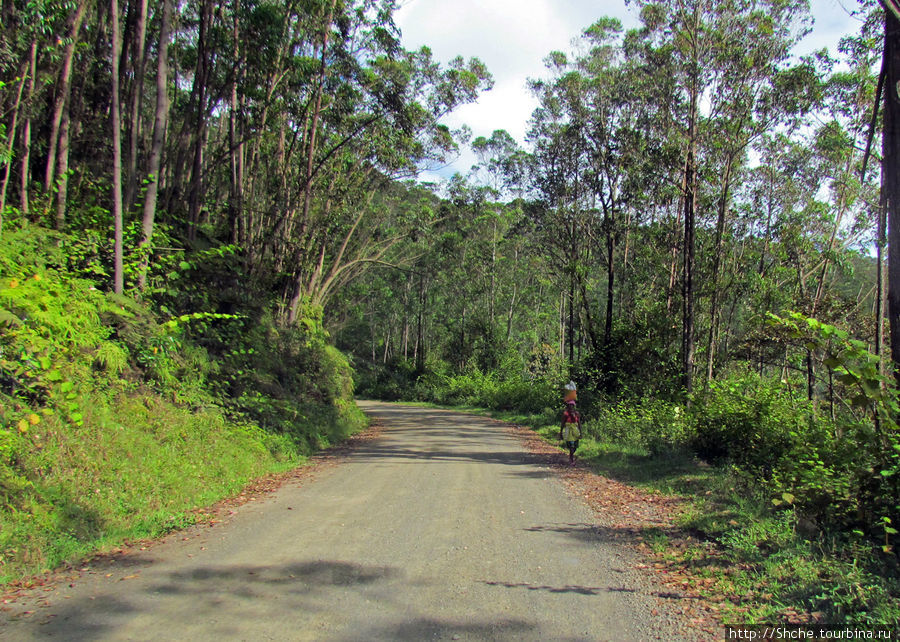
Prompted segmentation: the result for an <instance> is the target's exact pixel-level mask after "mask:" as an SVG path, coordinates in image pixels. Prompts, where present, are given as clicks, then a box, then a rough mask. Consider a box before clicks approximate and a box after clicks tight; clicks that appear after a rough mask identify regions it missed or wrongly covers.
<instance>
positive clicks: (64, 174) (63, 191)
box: [56, 99, 72, 230]
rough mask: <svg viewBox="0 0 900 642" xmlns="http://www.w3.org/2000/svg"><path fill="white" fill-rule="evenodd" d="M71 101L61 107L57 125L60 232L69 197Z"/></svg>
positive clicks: (58, 218) (57, 200)
mask: <svg viewBox="0 0 900 642" xmlns="http://www.w3.org/2000/svg"><path fill="white" fill-rule="evenodd" d="M70 101H71V99H69V100H66V103H65V105H64V107H63V112H62V120H61V121H60V123H59V155H58V156H57V167H56V229H58V230H62V229H63V227H65V224H66V206H67V201H68V196H69V127H70V118H71V115H70V111H71V109H72V106H71V104H70Z"/></svg>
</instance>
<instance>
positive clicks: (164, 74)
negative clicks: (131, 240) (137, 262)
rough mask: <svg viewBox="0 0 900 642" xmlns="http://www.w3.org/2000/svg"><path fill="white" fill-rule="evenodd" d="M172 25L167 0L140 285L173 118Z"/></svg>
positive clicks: (143, 282) (144, 278) (142, 284)
mask: <svg viewBox="0 0 900 642" xmlns="http://www.w3.org/2000/svg"><path fill="white" fill-rule="evenodd" d="M171 27H172V0H163V8H162V18H161V23H160V31H159V59H158V60H157V63H156V112H155V116H154V119H153V138H152V140H151V143H150V158H149V159H148V161H147V190H146V193H145V196H144V214H143V217H142V225H141V227H142V229H141V234H142V236H141V255H142V258H141V270H140V274H139V276H138V287H139V288H140V289H141V290H143V289H144V288H145V287H146V286H147V269H148V267H149V264H150V245H151V242H152V239H153V227H154V224H155V221H156V198H157V195H158V194H159V178H160V176H159V175H160V167H161V165H162V153H163V144H164V143H165V139H166V123H167V121H168V118H169V93H168V92H169V86H168V78H169V60H168V58H169V38H170V31H171Z"/></svg>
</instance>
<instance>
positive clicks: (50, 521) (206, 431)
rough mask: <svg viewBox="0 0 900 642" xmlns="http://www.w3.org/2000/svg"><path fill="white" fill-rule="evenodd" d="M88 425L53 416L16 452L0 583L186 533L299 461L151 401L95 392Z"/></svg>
mask: <svg viewBox="0 0 900 642" xmlns="http://www.w3.org/2000/svg"><path fill="white" fill-rule="evenodd" d="M82 406H83V408H84V419H85V422H84V425H83V426H81V427H73V426H72V425H71V424H69V423H67V422H65V421H64V420H63V419H62V418H60V417H59V416H55V415H48V416H45V418H44V420H43V421H41V422H40V423H39V424H37V425H35V426H33V427H32V429H31V430H30V431H29V432H28V433H27V434H25V435H22V437H21V438H22V439H23V440H24V441H25V442H26V443H25V444H22V447H20V448H19V449H18V452H19V455H18V462H17V466H18V468H19V469H21V470H26V471H29V472H28V474H27V478H28V481H27V483H25V484H24V487H23V488H21V490H20V492H18V493H16V495H15V497H13V498H11V501H9V503H8V504H7V506H6V507H5V508H4V510H0V556H2V557H0V583H8V582H11V581H15V580H19V579H22V578H24V577H28V576H31V575H34V574H36V573H39V572H42V571H44V570H47V569H52V568H54V567H57V566H59V565H60V564H63V563H65V562H70V563H74V562H76V561H77V560H78V559H80V558H83V557H84V556H87V555H89V554H91V553H92V552H94V551H96V550H103V549H104V548H106V547H110V546H115V545H116V544H118V543H121V542H122V541H125V540H129V539H142V538H148V537H156V536H159V535H161V534H163V533H166V532H168V531H171V530H174V529H178V528H182V527H184V526H187V525H189V524H190V523H191V522H192V521H193V519H194V517H193V516H191V515H190V514H189V511H190V510H192V509H194V508H197V507H201V506H204V505H207V504H211V503H213V502H215V501H217V500H219V499H221V498H223V497H227V496H229V495H233V494H235V493H237V492H238V491H239V490H240V489H241V488H243V486H244V485H245V484H246V483H247V482H249V481H250V480H251V479H254V478H256V477H260V476H262V475H264V474H267V473H271V472H279V471H283V470H285V469H288V468H291V467H295V466H297V465H299V464H300V463H302V461H303V459H304V458H303V456H302V455H301V454H300V453H299V452H298V449H297V447H296V446H295V445H294V444H293V443H292V442H291V441H290V439H289V438H287V437H285V436H279V435H274V434H271V433H265V432H264V431H263V430H261V429H260V428H258V427H256V426H253V425H250V424H236V423H233V422H230V421H229V420H227V419H226V418H225V416H224V415H223V413H222V412H221V411H220V410H218V409H215V408H210V409H204V410H200V411H197V412H193V411H191V410H189V409H185V408H181V407H178V406H175V405H173V404H171V403H169V402H167V401H165V400H163V399H162V398H160V397H158V396H154V395H148V394H146V393H145V394H142V395H140V396H137V395H130V394H125V393H120V394H118V395H116V396H115V398H112V399H110V398H106V397H104V396H103V395H101V394H93V395H91V396H90V397H88V398H86V399H85V400H84V402H83V403H82Z"/></svg>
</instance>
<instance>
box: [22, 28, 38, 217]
mask: <svg viewBox="0 0 900 642" xmlns="http://www.w3.org/2000/svg"><path fill="white" fill-rule="evenodd" d="M36 75H37V40H32V41H31V49H30V50H29V53H28V90H27V91H26V93H25V122H24V123H23V125H22V163H21V166H20V167H21V174H20V183H19V202H20V206H19V207H20V208H21V211H22V215H23V216H28V214H29V207H28V186H29V183H31V110H32V109H33V108H34V85H35V76H36Z"/></svg>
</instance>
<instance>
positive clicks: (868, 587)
mask: <svg viewBox="0 0 900 642" xmlns="http://www.w3.org/2000/svg"><path fill="white" fill-rule="evenodd" d="M456 409H458V410H464V411H467V412H474V413H477V414H483V415H488V416H492V417H495V418H498V419H502V420H505V421H509V422H514V423H517V424H520V425H525V426H531V427H532V429H534V430H535V431H536V432H537V433H538V434H539V435H541V436H542V437H543V438H544V439H545V440H547V441H549V442H551V443H556V442H557V441H558V436H557V435H558V430H559V426H558V423H557V421H558V418H557V416H556V413H554V412H552V411H550V410H549V409H548V410H546V411H544V412H543V413H538V414H522V413H515V412H497V411H489V410H483V409H479V408H472V407H458V408H456ZM579 456H580V458H581V461H582V462H583V463H584V464H586V465H588V466H589V467H590V468H591V469H592V470H593V471H594V472H596V473H597V474H600V475H604V476H607V477H610V478H613V479H616V480H618V481H622V482H625V483H628V484H630V485H634V486H636V487H640V488H644V489H646V490H649V491H655V492H661V493H664V494H667V495H677V496H679V497H681V498H682V499H683V500H684V506H685V510H684V511H683V513H682V514H681V515H680V516H678V517H677V525H678V527H679V529H680V532H679V533H678V534H677V535H666V534H662V533H660V532H658V531H657V530H656V529H652V528H648V529H647V533H645V537H644V540H645V541H648V542H651V543H652V546H651V550H652V551H653V552H654V553H656V554H657V555H658V556H659V557H660V558H661V559H662V560H664V561H665V562H666V563H667V565H671V566H672V567H677V568H678V569H679V572H680V573H681V574H682V575H683V576H684V577H686V578H687V580H686V581H687V582H688V585H689V586H691V587H692V590H694V591H696V592H697V593H698V594H699V595H700V596H701V597H703V598H705V599H707V600H709V601H712V602H715V603H717V605H718V606H717V608H718V612H719V613H720V617H721V620H722V623H723V624H725V625H732V626H756V625H807V626H821V627H837V628H840V627H853V628H854V629H858V630H867V629H868V630H871V629H875V628H878V627H886V628H894V629H896V627H897V626H900V572H898V568H897V558H896V556H894V555H892V554H886V553H884V552H883V551H882V549H881V547H880V546H877V545H876V544H875V543H873V542H871V541H868V540H865V539H863V538H862V537H859V536H857V535H853V534H851V535H847V534H843V533H826V532H821V531H818V530H816V529H815V527H814V526H813V525H812V524H810V523H809V522H807V521H806V520H804V518H803V517H802V516H801V515H799V514H798V513H797V512H796V511H795V510H793V509H792V508H791V507H790V506H788V505H782V506H781V507H775V506H774V505H773V503H772V501H771V498H770V497H768V496H767V495H763V494H762V493H761V492H759V491H758V490H757V489H755V488H754V484H753V482H752V481H751V480H750V479H748V478H746V477H744V476H742V475H741V474H740V473H739V472H738V471H736V470H735V469H732V468H728V467H717V466H707V465H705V464H702V463H701V462H699V461H697V460H696V459H695V458H694V457H693V456H691V455H690V454H688V453H685V452H672V451H668V452H661V453H658V454H651V453H650V452H649V451H648V450H647V449H644V448H641V447H634V446H629V445H627V444H621V443H616V442H613V441H606V440H603V439H594V438H591V437H587V438H585V439H584V440H582V442H581V447H580V448H579Z"/></svg>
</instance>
